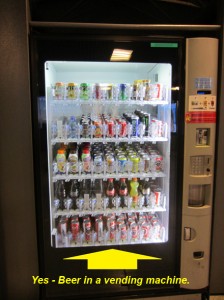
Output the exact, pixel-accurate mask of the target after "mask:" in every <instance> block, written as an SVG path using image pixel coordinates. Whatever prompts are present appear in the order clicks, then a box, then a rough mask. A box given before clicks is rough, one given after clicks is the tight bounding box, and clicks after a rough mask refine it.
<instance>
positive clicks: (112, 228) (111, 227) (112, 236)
mask: <svg viewBox="0 0 224 300" xmlns="http://www.w3.org/2000/svg"><path fill="white" fill-rule="evenodd" d="M115 229H116V221H115V220H114V219H113V218H111V219H110V220H109V234H110V240H111V241H113V240H114V239H115V234H116V231H115Z"/></svg>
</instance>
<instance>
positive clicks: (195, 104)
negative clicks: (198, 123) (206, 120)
mask: <svg viewBox="0 0 224 300" xmlns="http://www.w3.org/2000/svg"><path fill="white" fill-rule="evenodd" d="M188 103H189V104H188V105H189V106H188V110H189V111H216V96H214V95H192V96H189V101H188Z"/></svg>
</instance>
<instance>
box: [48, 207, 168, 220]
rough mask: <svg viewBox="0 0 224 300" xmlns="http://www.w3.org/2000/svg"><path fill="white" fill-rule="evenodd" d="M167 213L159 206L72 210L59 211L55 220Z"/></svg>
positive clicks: (54, 215) (55, 215)
mask: <svg viewBox="0 0 224 300" xmlns="http://www.w3.org/2000/svg"><path fill="white" fill-rule="evenodd" d="M164 211H166V208H165V207H162V206H158V207H155V208H148V207H143V208H136V209H133V208H130V209H128V208H127V207H126V208H119V209H105V210H102V209H101V210H99V209H97V210H94V211H93V210H81V211H80V210H79V209H70V210H63V211H62V210H58V211H57V212H55V213H53V217H54V218H58V217H60V216H73V215H78V216H79V217H82V216H85V215H91V216H92V217H94V216H97V215H99V214H102V215H104V216H108V215H109V214H111V213H113V214H115V215H116V216H119V215H120V214H129V213H151V214H154V213H155V212H164Z"/></svg>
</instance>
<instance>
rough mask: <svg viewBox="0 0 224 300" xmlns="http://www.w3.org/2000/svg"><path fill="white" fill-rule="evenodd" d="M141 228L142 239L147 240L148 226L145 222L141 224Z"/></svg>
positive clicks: (148, 236) (148, 235)
mask: <svg viewBox="0 0 224 300" xmlns="http://www.w3.org/2000/svg"><path fill="white" fill-rule="evenodd" d="M141 228H142V231H143V239H144V240H148V239H149V238H150V224H149V223H147V222H143V223H142V225H141Z"/></svg>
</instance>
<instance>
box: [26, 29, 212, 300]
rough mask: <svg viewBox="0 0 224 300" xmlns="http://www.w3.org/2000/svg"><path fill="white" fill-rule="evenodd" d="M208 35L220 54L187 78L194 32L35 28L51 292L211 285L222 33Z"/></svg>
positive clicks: (44, 241) (44, 258) (91, 294)
mask: <svg viewBox="0 0 224 300" xmlns="http://www.w3.org/2000/svg"><path fill="white" fill-rule="evenodd" d="M193 40H194V39H193ZM199 40H200V39H199ZM195 41H198V40H197V39H195ZM203 41H204V42H205V41H206V45H210V44H212V45H213V46H212V51H213V53H214V62H213V58H212V59H211V56H209V57H210V61H209V62H208V61H207V60H206V61H207V70H204V69H203V67H202V65H203V66H204V64H203V61H204V60H202V64H201V65H200V66H199V67H200V69H199V70H198V71H197V72H196V73H195V75H192V74H191V76H193V78H192V79H191V80H192V82H191V83H190V80H189V81H188V82H187V80H188V79H189V78H190V77H188V76H185V69H184V68H185V52H186V53H187V58H188V61H187V62H186V66H188V65H189V61H191V59H192V56H194V54H193V50H192V53H191V49H192V48H191V43H193V42H192V40H191V39H190V40H189V41H187V46H186V47H185V43H186V39H184V38H172V39H169V40H168V39H164V38H163V39H152V38H149V37H146V36H102V35H97V34H94V35H91V36H89V35H85V34H84V35H83V34H79V33H77V35H76V36H75V37H73V38H71V37H68V36H66V37H62V36H60V37H59V36H57V37H55V36H54V37H52V38H51V39H50V40H49V39H48V38H46V37H45V36H39V35H35V34H34V35H33V36H32V37H31V46H32V47H31V49H33V53H35V55H32V56H31V63H32V64H31V66H32V83H33V84H32V86H33V118H34V154H35V157H36V160H35V169H36V198H37V224H38V229H39V235H38V238H39V257H40V276H41V277H42V278H47V279H48V280H47V284H45V285H43V286H41V295H42V298H43V299H56V298H57V299H70V297H71V299H72V297H75V298H76V299H87V298H88V299H95V298H103V299H105V298H107V299H108V298H109V297H117V298H118V299H122V297H133V295H138V296H139V297H140V296H141V297H144V296H146V295H147V296H150V295H155V294H156V295H160V294H161V295H164V294H169V293H171V292H172V293H181V292H183V293H188V292H190V293H191V292H192V291H204V290H206V288H207V286H208V264H209V246H208V244H209V242H210V227H211V211H212V200H211V199H212V180H213V171H214V168H213V164H214V138H215V125H214V124H215V106H216V87H215V86H216V80H217V78H216V76H217V74H216V73H217V65H216V63H217V62H216V59H215V55H216V54H217V40H216V39H203ZM199 44H200V42H199ZM201 46H202V45H199V47H201ZM198 51H199V52H200V50H198ZM205 52H206V51H205ZM37 54H38V55H37ZM196 55H198V54H196ZM208 55H210V52H209V51H208ZM204 59H206V54H205V58H204ZM195 61H196V62H197V58H196V59H195ZM210 64H212V68H213V71H210V69H211V68H210V67H211V66H210ZM192 68H193V67H192ZM188 70H190V67H189V69H188ZM189 73H190V71H189ZM185 80H186V81H185ZM192 85H193V86H194V88H192V90H190V88H191V87H192ZM188 89H189V92H188ZM185 91H186V95H185ZM206 101H207V102H206ZM196 102H197V103H196ZM205 102H206V108H205ZM211 109H212V112H213V115H212V117H211V119H212V121H211V122H210V121H208V119H206V117H207V111H210V110H211ZM205 110H206V111H205ZM198 111H200V117H199V119H200V126H199V125H198V119H196V121H195V122H193V121H191V120H192V119H189V116H191V117H194V116H195V115H196V114H197V113H196V112H198ZM209 120H210V119H209ZM192 123H193V125H192ZM207 123H209V125H208V124H207ZM191 127H193V129H192V128H191ZM189 132H190V133H189ZM187 145H188V146H187ZM189 149H193V150H192V151H193V152H192V153H191V150H189ZM199 220H200V222H199ZM199 223H200V224H199ZM203 228H205V231H206V233H205V232H204V229H203ZM205 235H206V236H207V237H206V238H205ZM201 238H203V239H204V240H205V244H201V243H200V241H201ZM194 245H195V246H194ZM196 245H197V246H196ZM199 245H200V246H199ZM111 250H112V251H113V252H112V255H109V254H108V253H111V252H110V251H111ZM108 251H109V252H108ZM105 253H106V256H104V255H103V254H105ZM107 254H108V256H107ZM129 254H136V255H137V256H138V258H139V260H138V262H137V263H136V266H135V267H129V266H128V265H127V267H125V266H126V265H124V266H123V264H122V260H123V255H124V260H127V261H129V263H130V260H129V258H128V255H129ZM94 255H95V256H94ZM96 255H97V256H96ZM90 257H92V258H91V259H92V260H94V261H95V267H94V268H91V267H90V265H91V263H90ZM96 257H97V258H96ZM146 257H147V258H148V259H146ZM88 258H89V261H88ZM108 261H109V262H111V263H110V264H109V263H108ZM192 264H193V265H194V266H193V267H194V271H192V272H191V270H193V267H192ZM111 265H112V266H111ZM121 265H122V266H121ZM113 266H114V267H113ZM120 266H121V267H120ZM195 276H196V277H195ZM62 277H63V278H62ZM199 277H200V278H201V281H200V282H198V281H197V282H198V283H197V284H196V283H195V282H196V281H195V280H196V279H197V280H198V278H199ZM74 278H75V279H76V280H73V279H74ZM195 278H196V279H195ZM60 279H61V280H62V281H61V282H60ZM111 279H113V280H114V281H113V280H111ZM63 280H64V281H63ZM66 280H67V281H66ZM68 282H69V283H71V282H72V283H73V284H67V283H68ZM63 283H66V284H63ZM60 297H61V298H60Z"/></svg>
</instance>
